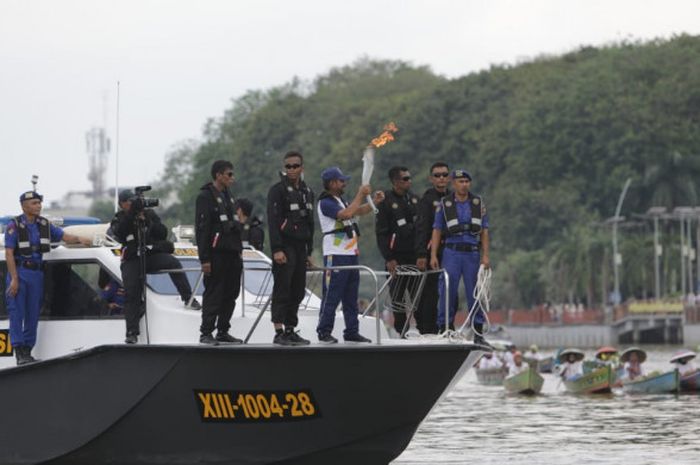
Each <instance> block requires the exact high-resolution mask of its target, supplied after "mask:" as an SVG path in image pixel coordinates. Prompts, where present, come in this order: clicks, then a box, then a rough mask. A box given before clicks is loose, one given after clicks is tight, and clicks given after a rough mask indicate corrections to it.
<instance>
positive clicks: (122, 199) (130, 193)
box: [119, 189, 134, 202]
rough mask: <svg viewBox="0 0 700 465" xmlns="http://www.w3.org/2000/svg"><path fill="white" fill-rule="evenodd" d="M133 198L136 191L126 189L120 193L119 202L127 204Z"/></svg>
mask: <svg viewBox="0 0 700 465" xmlns="http://www.w3.org/2000/svg"><path fill="white" fill-rule="evenodd" d="M133 196H134V191H132V190H131V189H124V190H123V191H121V192H119V202H126V201H127V200H129V199H130V198H132V197H133Z"/></svg>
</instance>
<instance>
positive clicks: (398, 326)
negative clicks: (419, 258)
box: [389, 253, 417, 334]
mask: <svg viewBox="0 0 700 465" xmlns="http://www.w3.org/2000/svg"><path fill="white" fill-rule="evenodd" d="M395 258H396V262H397V263H398V264H399V265H415V264H416V256H415V254H412V253H404V254H396V256H395ZM412 281H413V279H407V277H401V278H397V279H396V280H392V282H390V283H389V293H390V296H391V303H392V309H393V311H394V329H395V330H396V332H397V333H399V334H401V331H403V327H404V325H405V324H406V316H407V313H406V309H405V308H402V306H401V305H399V304H395V302H403V301H404V296H405V293H406V290H407V288H408V284H409V283H411V282H412ZM408 291H409V295H410V297H411V299H413V298H414V297H415V294H414V292H415V291H417V289H415V286H411V288H408Z"/></svg>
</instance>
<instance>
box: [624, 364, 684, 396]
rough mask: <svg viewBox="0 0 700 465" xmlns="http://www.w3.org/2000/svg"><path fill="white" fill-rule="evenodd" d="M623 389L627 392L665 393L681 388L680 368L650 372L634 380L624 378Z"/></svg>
mask: <svg viewBox="0 0 700 465" xmlns="http://www.w3.org/2000/svg"><path fill="white" fill-rule="evenodd" d="M622 390H623V391H624V392H625V393H627V394H665V393H669V392H678V391H679V390H680V375H679V374H678V370H675V369H674V370H671V371H667V372H665V373H656V372H655V373H650V374H648V375H646V376H642V377H639V378H635V379H634V380H629V379H626V380H622Z"/></svg>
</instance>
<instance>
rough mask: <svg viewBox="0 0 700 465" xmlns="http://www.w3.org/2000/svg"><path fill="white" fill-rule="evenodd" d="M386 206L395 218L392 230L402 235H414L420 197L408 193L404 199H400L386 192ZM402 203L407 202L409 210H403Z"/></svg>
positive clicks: (393, 193) (392, 193)
mask: <svg viewBox="0 0 700 465" xmlns="http://www.w3.org/2000/svg"><path fill="white" fill-rule="evenodd" d="M384 201H385V202H387V203H386V205H389V206H390V207H391V209H390V211H391V216H392V218H393V224H392V229H393V230H395V231H396V232H397V233H399V234H400V235H409V234H413V231H414V227H415V222H416V215H417V211H416V207H417V205H418V196H417V195H415V194H414V193H413V192H408V193H406V195H404V196H403V197H399V196H398V195H396V193H395V192H394V191H393V190H391V191H386V192H385V199H384ZM402 202H405V203H406V205H407V206H408V208H402V205H401V204H402Z"/></svg>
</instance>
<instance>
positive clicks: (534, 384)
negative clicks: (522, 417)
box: [503, 367, 544, 395]
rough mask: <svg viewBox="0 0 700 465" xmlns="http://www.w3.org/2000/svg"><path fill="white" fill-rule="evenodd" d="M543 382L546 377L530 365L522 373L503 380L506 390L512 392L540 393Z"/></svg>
mask: <svg viewBox="0 0 700 465" xmlns="http://www.w3.org/2000/svg"><path fill="white" fill-rule="evenodd" d="M543 384H544V378H543V377H542V375H541V374H539V373H538V371H537V369H536V368H535V367H530V368H529V369H527V370H525V371H523V372H522V373H518V374H517V375H513V376H508V377H506V378H505V379H504V380H503V386H504V387H505V388H506V391H508V392H510V393H512V394H528V395H533V394H539V393H540V391H541V390H542V385H543Z"/></svg>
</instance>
